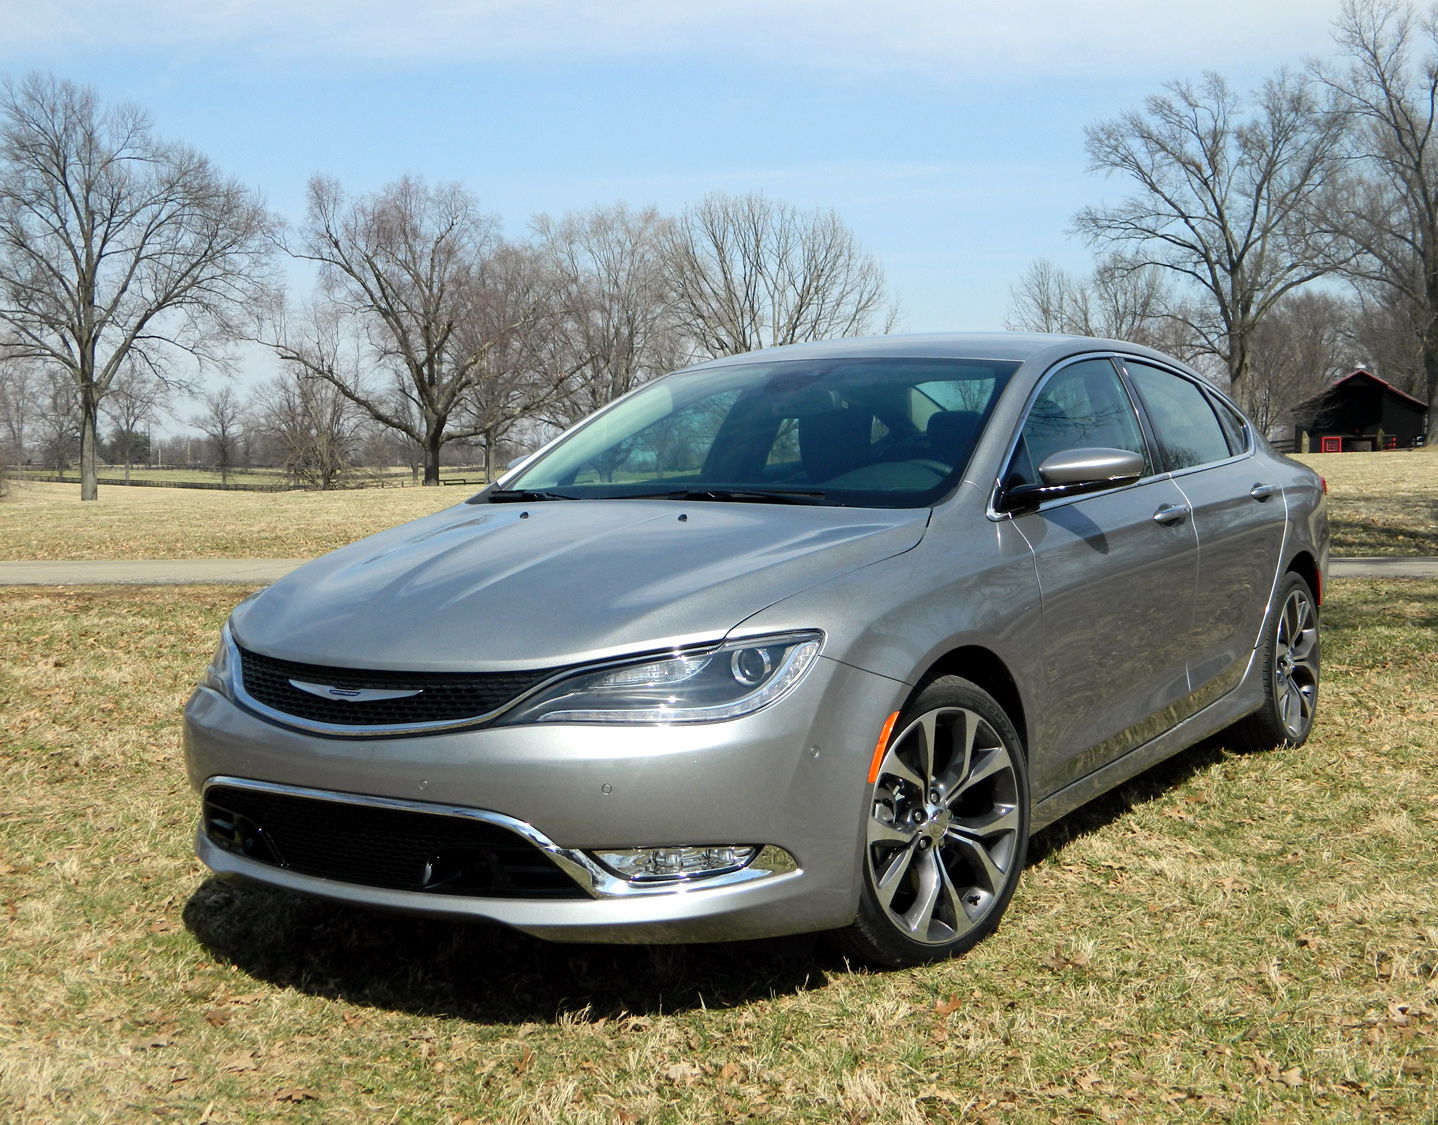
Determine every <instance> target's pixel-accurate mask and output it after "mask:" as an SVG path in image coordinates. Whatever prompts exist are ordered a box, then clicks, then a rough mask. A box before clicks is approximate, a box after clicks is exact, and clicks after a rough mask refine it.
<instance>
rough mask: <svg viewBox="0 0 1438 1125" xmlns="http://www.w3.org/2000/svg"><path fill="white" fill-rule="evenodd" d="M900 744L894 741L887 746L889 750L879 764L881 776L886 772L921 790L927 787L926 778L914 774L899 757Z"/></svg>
mask: <svg viewBox="0 0 1438 1125" xmlns="http://www.w3.org/2000/svg"><path fill="white" fill-rule="evenodd" d="M901 741H902V740H901ZM900 745H901V742H896V743H894V745H893V746H891V747H890V748H889V752H888V753H887V754H885V755H884V761H883V763H882V764H881V765H880V766H879V773H880V775H881V776H882V775H884V774H887V775H889V776H890V777H897V778H898V779H899V780H900V781H907V782H908V783H909V784H910V785H912V786H914V787H915V788H916V789H918V790H919V791H920V792H922V791H923V790H924V789H925V788H926V787H927V785H928V780H927V779H926V778H922V777H920V776H919V775H918V774H916V773H915V772H914V771H913V770H911V769H910V768H909V764H908V763H907V762H905V761H904V759H903V758H901V757H899V746H900Z"/></svg>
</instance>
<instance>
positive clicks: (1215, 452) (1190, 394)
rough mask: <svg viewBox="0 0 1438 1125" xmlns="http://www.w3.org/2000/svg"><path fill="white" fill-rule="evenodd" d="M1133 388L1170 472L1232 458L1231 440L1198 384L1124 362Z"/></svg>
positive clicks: (1171, 374) (1156, 369)
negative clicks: (1146, 414) (1140, 401)
mask: <svg viewBox="0 0 1438 1125" xmlns="http://www.w3.org/2000/svg"><path fill="white" fill-rule="evenodd" d="M1124 368H1125V369H1126V370H1127V371H1128V374H1129V378H1130V379H1132V380H1133V384H1134V389H1135V390H1136V391H1138V397H1139V398H1140V399H1141V400H1142V402H1143V407H1144V410H1146V411H1147V412H1148V419H1149V422H1151V423H1152V425H1153V430H1154V436H1155V437H1157V438H1158V445H1159V449H1160V451H1161V453H1162V456H1163V460H1164V467H1165V468H1167V469H1186V468H1188V467H1189V466H1191V465H1205V464H1207V463H1208V462H1210V461H1222V460H1223V459H1224V458H1226V457H1230V456H1232V454H1231V453H1230V451H1229V446H1228V438H1227V437H1226V436H1225V435H1224V432H1223V427H1222V426H1220V425H1219V422H1218V417H1217V416H1216V415H1215V414H1214V412H1213V407H1211V406H1210V405H1209V402H1208V396H1207V395H1206V394H1204V393H1203V389H1202V388H1201V387H1199V386H1198V384H1197V383H1192V382H1190V381H1189V380H1187V379H1185V378H1183V377H1182V376H1179V375H1175V374H1173V373H1172V372H1169V371H1164V370H1163V369H1162V368H1159V367H1150V366H1149V365H1148V364H1146V363H1134V362H1130V361H1125V362H1124Z"/></svg>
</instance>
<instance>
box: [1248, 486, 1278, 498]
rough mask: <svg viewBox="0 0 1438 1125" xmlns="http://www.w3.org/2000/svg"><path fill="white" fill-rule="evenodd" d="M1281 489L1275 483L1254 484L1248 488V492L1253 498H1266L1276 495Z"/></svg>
mask: <svg viewBox="0 0 1438 1125" xmlns="http://www.w3.org/2000/svg"><path fill="white" fill-rule="evenodd" d="M1281 491H1282V489H1280V488H1279V487H1278V485H1276V484H1255V485H1254V486H1253V487H1252V488H1250V489H1249V490H1248V494H1249V495H1250V496H1252V497H1253V498H1254V499H1255V500H1260V501H1262V500H1267V499H1268V498H1269V497H1270V496H1277V495H1278V494H1279V492H1281Z"/></svg>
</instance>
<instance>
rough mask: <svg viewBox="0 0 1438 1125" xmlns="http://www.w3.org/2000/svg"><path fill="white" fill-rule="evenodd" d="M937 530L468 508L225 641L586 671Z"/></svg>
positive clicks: (246, 609) (811, 513) (841, 521)
mask: <svg viewBox="0 0 1438 1125" xmlns="http://www.w3.org/2000/svg"><path fill="white" fill-rule="evenodd" d="M928 516H929V510H928V509H927V508H922V509H893V510H890V509H872V508H866V509H856V508H835V507H821V506H815V507H797V506H788V505H768V504H744V503H715V502H707V503H688V504H678V503H674V502H672V501H671V502H664V501H646V500H585V501H547V502H541V503H535V504H529V505H521V504H461V505H459V506H458V507H455V508H450V509H448V510H446V511H443V512H439V513H437V514H436V515H433V516H429V517H426V518H425V519H421V520H417V521H415V522H414V523H410V524H405V525H403V526H401V527H397V528H394V529H392V530H390V531H385V532H381V533H380V534H379V535H374V536H371V537H369V538H368V539H362V540H360V541H359V542H358V543H354V544H351V545H350V546H348V547H344V548H342V549H341V550H338V551H335V552H334V553H332V554H329V555H326V556H324V557H323V558H320V559H316V560H315V561H314V562H311V563H308V564H307V565H305V566H303V567H301V568H300V569H298V570H296V571H293V572H292V573H290V574H288V575H286V576H285V577H284V578H282V579H280V580H279V581H278V582H276V583H275V584H274V585H273V586H270V587H268V588H267V589H265V590H264V591H262V592H261V593H260V594H259V595H257V596H256V597H255V598H253V599H251V600H250V601H248V602H245V603H243V604H242V605H241V606H240V607H239V608H238V609H236V610H235V613H234V616H233V617H232V619H231V627H232V629H233V631H234V635H235V639H236V640H237V641H238V642H239V643H240V644H241V645H243V646H244V647H246V648H250V649H253V650H255V651H257V652H261V653H264V654H266V655H269V656H275V657H280V658H282V659H287V660H296V661H301V662H304V663H311V664H325V665H333V666H339V667H368V668H387V669H414V670H419V671H460V670H472V671H500V670H508V669H517V668H533V667H536V666H539V667H551V666H557V665H563V664H571V663H579V662H581V661H587V660H596V659H604V658H607V657H611V656H615V655H619V654H622V653H628V652H634V651H641V650H654V649H662V648H667V647H669V646H672V645H680V644H688V643H694V642H698V641H711V640H717V639H718V638H720V637H723V636H724V635H725V633H727V632H728V630H730V629H731V628H733V627H734V626H735V625H736V624H738V623H739V622H741V621H743V620H744V619H745V618H747V617H749V616H751V615H753V614H754V613H757V612H758V611H759V610H761V609H764V608H765V607H767V606H769V605H772V604H773V603H774V602H776V601H778V600H779V599H780V598H783V597H786V596H788V595H790V594H793V593H796V592H798V591H799V590H802V589H805V588H806V587H809V586H812V585H814V584H815V583H818V582H823V581H825V580H827V579H830V578H833V577H835V576H837V575H840V574H843V573H846V572H848V571H850V570H854V569H857V568H859V567H862V566H868V565H870V564H872V563H875V562H878V561H880V560H881V559H885V558H888V557H890V556H892V555H896V554H899V553H901V552H903V551H907V550H909V549H911V548H912V547H914V546H915V545H916V544H917V543H918V542H919V540H920V539H921V538H922V537H923V534H924V528H925V527H926V525H927V521H928ZM815 624H816V625H818V624H821V623H819V622H816V623H815Z"/></svg>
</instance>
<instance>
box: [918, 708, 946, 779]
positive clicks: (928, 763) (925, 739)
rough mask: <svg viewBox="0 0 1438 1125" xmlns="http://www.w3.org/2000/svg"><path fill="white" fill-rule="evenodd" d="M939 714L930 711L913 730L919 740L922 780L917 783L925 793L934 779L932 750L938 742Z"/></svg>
mask: <svg viewBox="0 0 1438 1125" xmlns="http://www.w3.org/2000/svg"><path fill="white" fill-rule="evenodd" d="M939 714H940V712H938V711H930V712H929V713H928V714H927V715H924V716H923V717H922V718H920V719H919V721H918V724H917V726H916V729H915V737H918V738H919V772H920V774H922V775H923V780H922V781H920V782H919V785H920V786H921V787H922V789H923V791H924V792H925V793H927V792H928V790H929V785H930V783H931V782H932V780H933V777H934V748H935V746H937V744H938V741H939Z"/></svg>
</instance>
